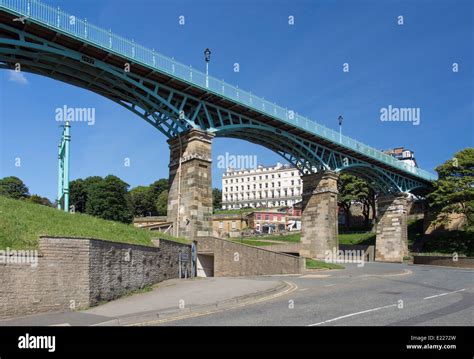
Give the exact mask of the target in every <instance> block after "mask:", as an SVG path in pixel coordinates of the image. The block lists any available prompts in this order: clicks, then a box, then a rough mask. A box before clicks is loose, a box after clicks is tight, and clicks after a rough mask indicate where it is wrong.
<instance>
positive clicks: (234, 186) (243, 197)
mask: <svg viewBox="0 0 474 359" xmlns="http://www.w3.org/2000/svg"><path fill="white" fill-rule="evenodd" d="M302 191H303V181H302V179H301V177H300V174H299V172H298V170H297V169H296V168H294V167H291V166H290V165H282V164H281V163H277V165H276V166H274V167H263V166H258V167H257V168H256V169H247V170H246V169H240V170H235V169H233V168H228V169H227V171H226V173H224V174H223V175H222V208H223V209H232V208H243V207H253V208H258V207H281V206H292V205H293V204H295V203H296V202H299V201H301V193H302Z"/></svg>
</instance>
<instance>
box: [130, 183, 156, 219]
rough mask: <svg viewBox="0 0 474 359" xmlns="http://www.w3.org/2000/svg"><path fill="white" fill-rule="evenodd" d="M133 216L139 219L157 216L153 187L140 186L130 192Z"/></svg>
mask: <svg viewBox="0 0 474 359" xmlns="http://www.w3.org/2000/svg"><path fill="white" fill-rule="evenodd" d="M130 197H131V200H132V204H133V214H134V215H135V216H138V217H144V216H149V215H156V213H157V211H156V207H155V201H154V199H153V192H152V189H151V187H146V186H138V187H135V188H133V189H132V190H131V191H130Z"/></svg>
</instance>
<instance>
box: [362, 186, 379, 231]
mask: <svg viewBox="0 0 474 359" xmlns="http://www.w3.org/2000/svg"><path fill="white" fill-rule="evenodd" d="M367 186H368V189H369V190H368V193H367V196H366V197H364V198H363V199H362V205H363V210H362V213H363V215H364V226H365V227H369V220H370V214H372V221H375V216H376V213H377V207H376V205H377V198H378V193H377V191H375V190H374V189H373V188H372V187H371V186H370V185H368V184H367ZM372 224H374V223H372Z"/></svg>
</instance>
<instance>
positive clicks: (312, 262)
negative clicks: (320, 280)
mask: <svg viewBox="0 0 474 359" xmlns="http://www.w3.org/2000/svg"><path fill="white" fill-rule="evenodd" d="M323 268H325V269H344V267H343V266H341V265H339V264H334V263H326V262H324V261H318V260H316V259H311V258H306V269H323Z"/></svg>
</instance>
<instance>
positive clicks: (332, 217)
mask: <svg viewBox="0 0 474 359" xmlns="http://www.w3.org/2000/svg"><path fill="white" fill-rule="evenodd" d="M302 179H303V202H302V209H303V213H302V217H301V245H300V256H302V257H308V258H317V259H324V258H325V257H326V251H331V252H333V251H334V250H336V251H337V250H338V249H339V241H338V207H337V195H338V190H337V180H338V175H337V174H336V173H335V172H332V171H323V172H317V173H314V174H309V175H305V176H303V177H302Z"/></svg>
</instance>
